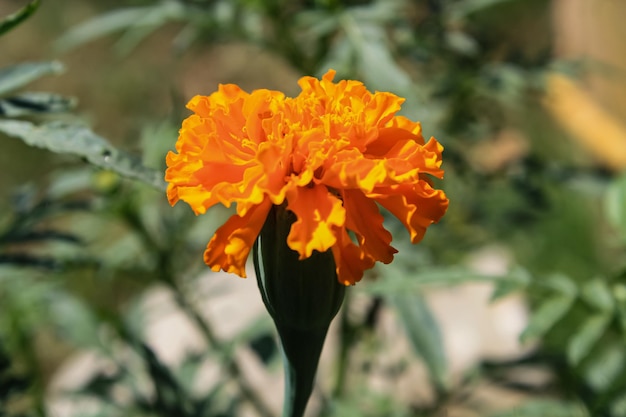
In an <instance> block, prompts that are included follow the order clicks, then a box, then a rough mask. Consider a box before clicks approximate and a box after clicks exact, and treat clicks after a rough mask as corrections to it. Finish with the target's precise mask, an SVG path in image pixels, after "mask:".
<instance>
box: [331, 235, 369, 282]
mask: <svg viewBox="0 0 626 417" xmlns="http://www.w3.org/2000/svg"><path fill="white" fill-rule="evenodd" d="M332 251H333V257H334V258H335V264H336V265H337V279H338V280H339V282H340V283H342V284H343V285H353V284H355V283H357V282H359V281H360V280H361V278H362V277H363V271H365V270H366V269H370V268H371V267H373V266H374V263H375V261H374V259H373V258H372V257H371V256H368V255H366V254H365V253H363V251H362V250H361V249H360V248H359V247H358V246H357V245H355V244H354V243H353V242H352V240H351V239H350V236H348V233H347V232H346V229H345V228H341V231H340V232H339V233H338V234H337V243H336V244H335V245H334V246H333V247H332Z"/></svg>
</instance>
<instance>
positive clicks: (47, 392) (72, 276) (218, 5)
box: [0, 0, 626, 417]
mask: <svg viewBox="0 0 626 417" xmlns="http://www.w3.org/2000/svg"><path fill="white" fill-rule="evenodd" d="M34 3H37V2H34ZM27 4H29V2H28V1H25V0H24V1H22V0H3V1H2V2H0V17H4V16H8V15H10V14H11V13H14V12H16V11H17V10H19V9H20V8H22V7H25V6H26V5H27ZM625 18H626V3H624V2H623V1H621V0H594V1H588V0H413V1H408V0H378V1H375V0H344V1H341V0H297V1H284V0H269V1H262V0H232V1H227V0H161V1H148V0H115V1H109V2H101V1H95V0H90V1H87V0H81V1H79V0H55V1H46V0H41V4H40V5H39V7H38V10H36V11H35V12H34V13H33V15H32V16H31V17H29V18H28V19H26V20H25V21H24V22H22V23H21V24H20V25H18V26H17V27H15V28H13V29H12V30H10V31H7V32H6V33H4V34H2V36H0V68H2V69H5V70H3V71H2V72H0V140H1V141H2V150H1V151H0V166H2V168H3V169H2V174H1V175H0V415H5V414H6V415H28V416H30V415H33V416H59V417H61V416H87V415H89V416H126V415H128V416H144V415H145V416H148V415H149V416H263V417H268V416H273V415H278V414H279V410H280V404H281V401H282V389H283V388H282V384H283V382H282V370H281V366H280V353H279V350H278V347H277V345H276V339H275V334H274V330H273V328H272V324H271V320H270V319H269V316H268V315H267V314H266V313H265V311H264V309H263V306H262V303H261V300H260V297H259V295H258V290H257V288H256V283H255V280H254V278H251V279H247V280H241V279H239V278H236V277H234V276H228V275H227V274H223V273H212V272H210V271H209V270H208V268H206V267H205V266H204V265H203V264H202V256H201V254H202V251H203V248H204V246H205V245H206V243H207V242H208V240H209V239H210V236H211V235H212V231H213V230H215V228H216V227H217V226H218V225H219V224H220V223H221V222H222V221H223V220H224V219H225V218H226V216H227V215H228V214H229V213H228V210H226V209H216V210H213V211H212V212H211V213H209V214H207V215H205V216H200V217H194V216H193V215H192V214H191V213H190V210H189V209H188V208H187V207H184V206H182V205H181V206H177V207H174V208H171V207H170V206H169V205H168V204H167V201H166V198H165V194H164V192H163V189H162V187H163V183H162V173H163V171H164V158H165V154H166V153H167V151H168V149H171V148H173V146H174V143H175V141H176V137H177V130H178V126H179V125H180V122H181V121H182V119H183V118H184V117H186V116H187V114H188V113H187V111H186V110H185V108H184V105H185V103H186V102H187V101H188V100H189V99H190V98H191V97H192V96H193V95H195V94H210V93H211V92H212V91H214V90H215V89H216V86H217V84H218V83H237V84H239V85H240V86H241V87H243V88H244V89H247V90H252V89H255V88H270V89H278V90H281V91H284V92H285V93H287V94H288V95H296V94H298V91H299V90H298V86H297V84H296V82H297V80H298V78H299V77H301V76H303V75H315V76H321V75H322V74H323V73H325V72H326V70H327V69H328V68H334V69H336V70H337V71H338V76H337V77H338V78H350V79H359V80H362V81H363V82H364V83H365V84H366V85H367V86H368V87H369V88H370V89H371V90H380V91H392V92H394V93H396V94H398V95H400V96H403V97H406V99H407V100H406V102H405V104H404V107H403V111H402V112H403V114H405V115H406V116H408V117H410V118H411V119H413V120H419V121H421V122H422V126H423V130H424V132H425V134H426V135H434V136H435V137H437V139H438V140H439V141H440V142H441V143H442V144H443V145H444V147H445V149H446V150H445V152H444V169H445V170H446V177H445V179H444V180H443V181H441V182H438V186H441V187H442V188H444V189H445V190H446V192H447V194H448V196H449V198H450V200H451V203H450V210H449V212H448V214H447V215H446V217H445V219H444V220H443V221H442V222H441V223H440V224H437V225H434V226H432V227H431V228H430V229H429V231H428V233H427V236H426V238H425V239H424V241H423V242H422V243H421V244H419V245H417V246H411V245H410V244H409V243H408V239H407V236H406V232H405V231H404V230H402V228H401V227H399V225H398V224H395V223H394V222H393V219H391V218H390V219H389V225H388V227H389V228H390V230H392V232H393V235H394V242H396V243H395V244H394V246H395V247H397V248H398V249H399V251H400V252H399V254H398V255H397V259H396V260H395V261H394V262H393V263H392V264H391V265H388V266H382V267H377V268H375V269H374V270H373V271H371V272H370V273H369V274H368V275H367V276H366V277H365V279H364V280H363V282H361V283H359V284H358V285H356V286H355V287H353V288H349V289H348V290H349V291H348V293H349V295H348V298H347V300H346V302H345V305H344V307H343V310H342V312H340V314H339V316H338V317H337V318H336V319H335V322H334V324H333V326H332V328H331V332H330V334H329V338H328V340H327V344H326V347H325V352H324V355H323V358H322V363H321V365H320V372H319V377H318V382H317V386H316V389H315V392H314V396H313V398H312V402H311V405H310V407H309V410H308V414H307V415H308V416H310V417H313V416H341V417H345V416H348V417H349V416H429V417H434V416H440V417H442V416H446V417H469V416H491V417H503V416H516V417H521V416H546V417H548V416H549V417H556V416H564V417H576V416H590V417H591V416H593V417H596V416H610V417H613V416H615V417H617V416H626V377H625V376H624V375H626V282H625V276H626V274H625V271H626V270H625V264H626V263H625V260H626V258H625V257H624V255H625V253H624V252H625V251H624V249H625V244H626V176H624V174H623V171H624V168H626V72H625V71H626V43H625V42H624V39H626V28H625V27H624V25H623V21H624V19H625ZM50 61H53V62H54V63H53V64H49V62H50ZM20 65H21V66H20ZM29 65H30V66H29ZM61 66H62V67H63V70H62V71H60V67H61ZM8 69H13V71H9V70H8ZM37 71H39V72H37ZM32 73H36V75H34V76H31V75H28V74H32ZM20 77H21V78H20ZM20 80H21V81H20ZM33 91H35V92H50V93H52V94H48V93H46V94H47V95H43V96H33V95H28V94H27V92H33ZM76 138H84V140H82V139H81V140H75V139H76ZM104 141H106V142H104ZM29 144H30V145H29ZM32 145H34V146H32ZM250 269H251V268H250Z"/></svg>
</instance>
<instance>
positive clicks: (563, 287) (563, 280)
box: [541, 273, 578, 298]
mask: <svg viewBox="0 0 626 417" xmlns="http://www.w3.org/2000/svg"><path fill="white" fill-rule="evenodd" d="M541 284H542V285H544V286H546V287H548V288H550V289H552V290H554V291H557V292H559V293H562V294H564V295H567V296H570V297H572V298H573V297H576V295H577V294H578V286H577V285H576V283H575V282H574V281H573V280H572V279H571V278H570V277H568V276H567V275H564V274H560V273H557V274H553V275H550V276H549V277H548V278H547V279H546V280H545V281H544V282H542V283H541Z"/></svg>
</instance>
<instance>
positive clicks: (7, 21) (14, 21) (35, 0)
mask: <svg viewBox="0 0 626 417" xmlns="http://www.w3.org/2000/svg"><path fill="white" fill-rule="evenodd" d="M40 3H41V2H40V0H32V1H31V2H30V3H28V4H27V5H26V6H24V7H22V8H21V9H19V10H18V11H17V12H15V13H13V14H10V15H8V16H7V17H5V18H4V19H2V20H0V36H1V35H3V34H5V33H6V32H8V31H10V30H11V29H13V28H14V27H15V26H17V25H19V24H20V23H22V22H23V21H24V20H26V19H28V18H29V17H30V16H31V15H32V14H33V13H35V10H37V8H38V7H39V4H40Z"/></svg>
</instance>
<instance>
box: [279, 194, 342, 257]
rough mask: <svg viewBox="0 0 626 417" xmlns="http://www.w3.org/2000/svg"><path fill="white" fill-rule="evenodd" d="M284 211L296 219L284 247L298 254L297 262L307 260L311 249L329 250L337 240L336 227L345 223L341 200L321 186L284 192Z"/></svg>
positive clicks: (311, 251)
mask: <svg viewBox="0 0 626 417" xmlns="http://www.w3.org/2000/svg"><path fill="white" fill-rule="evenodd" d="M287 208H288V209H289V210H291V211H293V212H294V213H295V215H296V217H297V220H296V222H295V223H294V224H293V225H291V231H290V232H289V236H287V244H288V245H289V247H290V248H291V249H293V250H295V251H296V252H298V253H299V254H300V259H305V258H308V257H309V256H311V253H313V251H314V250H316V251H318V252H325V251H326V250H328V249H329V248H330V247H332V246H333V245H334V244H335V242H336V241H337V238H336V236H335V234H336V229H337V227H341V226H343V224H344V222H345V220H346V211H345V210H344V208H343V205H342V204H341V200H339V199H338V198H337V197H335V196H334V195H332V194H331V193H330V192H329V191H328V188H326V187H325V186H324V185H313V186H312V187H293V188H291V189H290V190H288V191H287Z"/></svg>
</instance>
